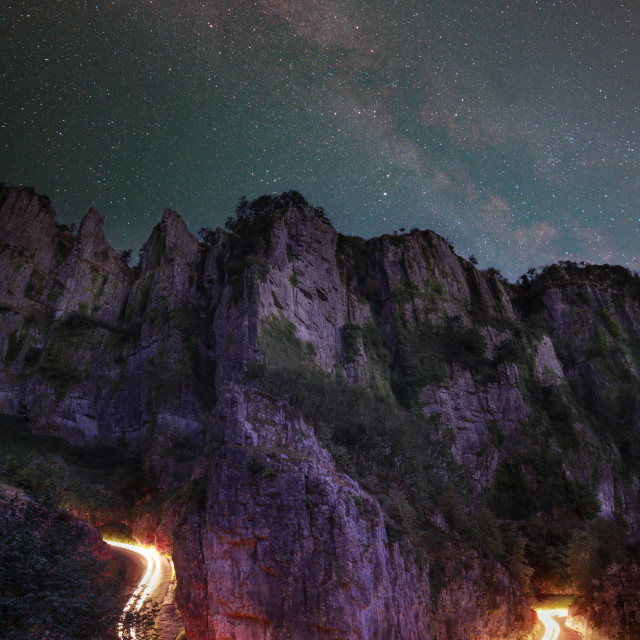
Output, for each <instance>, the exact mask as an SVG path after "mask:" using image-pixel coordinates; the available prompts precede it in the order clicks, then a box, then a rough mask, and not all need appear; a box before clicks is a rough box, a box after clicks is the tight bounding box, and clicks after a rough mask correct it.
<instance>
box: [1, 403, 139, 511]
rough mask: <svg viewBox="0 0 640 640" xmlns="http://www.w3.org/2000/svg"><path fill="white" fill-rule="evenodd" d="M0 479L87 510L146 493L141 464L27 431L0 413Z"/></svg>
mask: <svg viewBox="0 0 640 640" xmlns="http://www.w3.org/2000/svg"><path fill="white" fill-rule="evenodd" d="M0 479H2V480H3V481H5V482H7V483H9V484H12V485H15V486H18V487H21V488H23V489H25V490H28V491H47V492H49V493H52V494H55V495H56V496H58V498H59V499H60V500H61V501H62V503H63V504H65V505H69V506H73V507H74V508H76V509H81V510H84V511H88V512H92V511H94V510H100V509H122V508H128V507H130V506H131V505H133V503H134V502H135V500H136V499H138V498H141V497H142V496H143V495H144V494H145V491H146V488H145V487H146V484H145V482H146V481H145V478H144V475H143V468H142V463H141V460H140V459H139V458H138V457H136V456H123V454H122V452H121V451H119V450H118V449H115V448H110V447H94V448H92V449H84V448H80V447H73V446H71V445H68V444H66V443H65V442H64V441H63V440H61V439H60V438H54V437H51V436H42V435H36V434H33V433H31V431H30V430H29V426H28V423H27V422H25V420H24V419H22V418H16V417H13V416H5V415H2V414H0Z"/></svg>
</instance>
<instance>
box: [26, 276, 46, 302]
mask: <svg viewBox="0 0 640 640" xmlns="http://www.w3.org/2000/svg"><path fill="white" fill-rule="evenodd" d="M46 284H47V278H46V276H45V275H44V274H43V273H42V272H41V271H39V270H38V269H35V268H34V269H33V271H32V272H31V276H30V278H29V282H28V283H27V286H26V287H25V290H24V294H25V296H27V298H31V299H33V300H37V299H39V298H40V297H41V296H42V294H43V293H44V288H45V286H46Z"/></svg>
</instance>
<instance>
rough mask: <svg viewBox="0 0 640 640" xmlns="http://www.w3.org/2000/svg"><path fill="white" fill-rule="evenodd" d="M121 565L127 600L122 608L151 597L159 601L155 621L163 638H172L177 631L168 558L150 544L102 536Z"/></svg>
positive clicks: (177, 624) (120, 633)
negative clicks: (145, 545)
mask: <svg viewBox="0 0 640 640" xmlns="http://www.w3.org/2000/svg"><path fill="white" fill-rule="evenodd" d="M105 542H107V543H108V544H109V545H110V546H111V551H112V552H113V555H114V557H115V559H116V561H117V562H118V564H119V565H120V566H123V567H124V568H125V570H126V576H127V578H126V580H127V582H126V588H127V596H128V600H127V604H126V607H125V611H128V610H130V609H134V610H135V609H139V608H140V607H142V604H143V603H144V601H145V600H146V599H147V598H148V597H150V598H151V599H152V600H153V601H154V602H156V603H157V604H159V605H160V607H161V610H160V614H159V616H158V625H159V627H160V633H161V637H162V638H163V640H174V638H175V637H176V635H177V633H178V632H179V631H180V622H179V619H178V617H177V609H176V608H175V603H174V601H173V589H172V588H171V578H172V574H173V567H172V565H171V561H170V560H168V559H167V558H165V557H164V556H161V555H160V554H159V553H158V552H157V551H156V550H155V549H153V548H144V547H139V546H136V545H130V544H123V543H121V542H111V541H109V540H105ZM130 633H131V637H132V638H135V630H131V631H130ZM118 635H119V637H121V638H122V637H123V635H124V630H123V629H119V633H118Z"/></svg>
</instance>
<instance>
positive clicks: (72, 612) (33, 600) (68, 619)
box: [0, 498, 121, 640]
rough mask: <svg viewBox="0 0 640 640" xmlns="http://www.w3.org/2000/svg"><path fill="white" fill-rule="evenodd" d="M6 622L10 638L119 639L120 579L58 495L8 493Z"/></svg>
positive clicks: (3, 523) (2, 601) (1, 523)
mask: <svg viewBox="0 0 640 640" xmlns="http://www.w3.org/2000/svg"><path fill="white" fill-rule="evenodd" d="M0 531H2V536H0V566H2V572H0V593H1V594H2V597H1V598H0V620H2V637H3V638H5V639H6V640H25V639H33V640H40V639H41V638H73V639H74V640H90V639H92V638H102V639H105V640H106V639H107V638H109V639H110V638H114V637H115V629H116V625H117V621H118V618H119V616H120V611H121V603H120V601H119V598H118V592H117V587H118V582H117V580H116V579H114V578H109V576H108V574H106V572H105V569H106V567H105V564H104V563H102V562H100V561H99V560H97V559H96V558H95V556H94V555H93V553H92V550H91V548H90V546H89V545H88V543H87V535H88V529H87V528H86V526H84V525H82V524H81V523H78V522H76V521H74V520H73V519H71V518H69V517H67V516H65V515H63V514H61V513H59V512H58V510H57V508H56V507H55V504H54V502H53V501H52V500H50V499H46V498H37V499H13V500H8V499H6V498H0Z"/></svg>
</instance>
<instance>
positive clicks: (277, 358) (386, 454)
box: [247, 316, 467, 544]
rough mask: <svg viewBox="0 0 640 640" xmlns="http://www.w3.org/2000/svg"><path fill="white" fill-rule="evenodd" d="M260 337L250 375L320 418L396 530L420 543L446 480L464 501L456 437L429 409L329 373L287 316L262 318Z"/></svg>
mask: <svg viewBox="0 0 640 640" xmlns="http://www.w3.org/2000/svg"><path fill="white" fill-rule="evenodd" d="M363 333H364V334H365V335H367V336H368V338H367V341H368V340H370V339H371V337H372V336H375V331H372V330H371V327H368V328H367V330H366V331H363ZM374 339H375V338H374ZM259 344H260V348H261V349H262V351H263V353H264V354H265V357H266V361H267V363H268V366H266V365H261V364H258V363H253V364H252V365H251V366H250V367H249V369H248V372H247V377H248V380H249V381H251V382H252V383H253V384H255V385H256V386H258V387H259V388H260V389H262V390H264V391H266V392H267V393H269V394H271V395H273V396H275V397H283V398H287V400H288V403H289V405H290V406H291V407H292V409H293V410H295V411H296V412H297V413H299V414H300V415H302V416H303V417H304V418H305V419H306V420H308V421H309V422H310V423H311V424H313V425H314V428H315V429H316V433H317V434H318V436H319V437H320V439H321V440H322V442H323V444H324V446H325V447H327V449H328V450H329V451H330V452H331V453H332V455H333V457H334V460H335V461H336V464H337V465H338V467H339V468H340V469H341V470H342V471H344V472H345V473H348V474H349V475H351V476H352V477H354V478H355V479H357V480H359V481H360V482H361V484H362V485H363V487H364V488H365V489H366V490H367V491H369V492H370V493H372V494H374V495H376V496H378V498H379V499H380V501H381V502H382V504H383V505H384V507H385V509H386V515H387V521H388V529H389V530H390V531H391V532H392V533H393V535H395V536H400V537H409V538H410V539H411V540H413V541H415V542H416V543H418V544H419V542H420V538H421V536H422V535H423V533H424V531H425V530H426V529H427V528H430V527H431V526H432V525H431V521H430V518H431V513H432V509H433V505H434V504H435V503H436V501H438V500H440V497H441V495H442V494H443V488H444V486H445V485H447V484H450V488H449V490H450V492H453V494H454V495H457V496H458V499H459V500H460V501H461V502H460V503H461V504H466V498H465V497H464V495H465V493H464V492H465V490H466V487H467V479H466V478H465V477H464V475H463V474H462V473H461V470H460V468H459V467H458V465H457V464H456V463H455V461H454V460H453V458H452V456H451V453H450V442H449V440H448V439H447V438H446V437H443V435H442V434H438V432H437V431H436V429H435V427H434V425H433V424H432V423H431V422H430V421H429V420H427V419H426V418H425V417H424V415H422V414H417V413H413V412H410V411H406V410H404V409H402V408H401V407H399V406H398V404H397V403H396V402H395V401H394V398H393V397H392V396H389V395H385V394H381V393H373V392H371V391H369V390H367V389H364V388H362V387H359V386H352V385H348V384H344V382H343V381H340V380H338V379H336V378H335V377H333V376H330V375H328V374H325V373H324V372H323V371H321V370H320V369H319V368H318V367H317V366H316V365H315V363H314V361H313V359H312V358H311V357H310V353H309V348H308V346H306V345H304V344H303V343H302V342H301V341H300V340H299V339H298V338H296V336H295V326H294V325H293V324H292V323H290V322H288V321H286V320H284V319H282V318H275V317H273V316H272V317H271V318H269V319H267V320H265V321H264V323H263V327H262V336H261V338H260V342H259ZM445 478H447V479H449V480H445ZM452 479H453V480H452ZM391 488H393V490H391ZM452 500H453V498H452Z"/></svg>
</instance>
